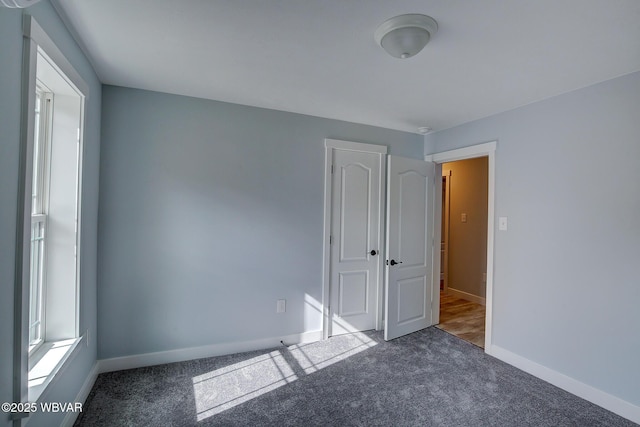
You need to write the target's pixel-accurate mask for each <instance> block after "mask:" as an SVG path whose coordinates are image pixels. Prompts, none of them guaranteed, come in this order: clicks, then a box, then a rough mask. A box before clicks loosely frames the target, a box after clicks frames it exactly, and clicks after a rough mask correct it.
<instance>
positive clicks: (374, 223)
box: [330, 149, 382, 335]
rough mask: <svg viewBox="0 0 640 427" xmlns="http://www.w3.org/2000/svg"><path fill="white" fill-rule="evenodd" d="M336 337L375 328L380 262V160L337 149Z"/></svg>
mask: <svg viewBox="0 0 640 427" xmlns="http://www.w3.org/2000/svg"><path fill="white" fill-rule="evenodd" d="M332 164H333V175H332V208H331V209H332V211H331V236H332V238H333V242H334V244H332V246H331V283H330V318H331V322H330V323H331V332H330V334H331V335H338V334H344V333H349V332H356V331H364V330H369V329H375V327H376V320H377V319H376V315H377V310H376V308H377V294H378V280H379V271H380V264H379V263H380V257H379V256H378V255H377V254H376V255H371V250H375V251H376V252H379V251H380V247H379V245H380V232H379V230H380V228H381V227H380V225H381V223H380V221H381V218H380V203H381V194H382V183H381V181H380V180H381V178H380V177H381V174H380V171H381V156H380V154H375V153H366V152H359V151H347V150H338V149H336V150H333V163H332Z"/></svg>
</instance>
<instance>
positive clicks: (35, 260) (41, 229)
mask: <svg viewBox="0 0 640 427" xmlns="http://www.w3.org/2000/svg"><path fill="white" fill-rule="evenodd" d="M52 103H53V94H52V93H51V91H50V90H49V89H48V88H47V87H46V86H45V85H44V84H43V83H42V82H40V81H38V82H37V84H36V105H35V107H36V109H35V115H36V119H35V120H34V147H33V154H34V155H33V183H32V196H31V246H30V252H31V260H30V280H29V356H30V357H31V356H32V355H33V354H34V353H35V352H36V351H37V350H38V349H39V348H40V347H41V346H42V344H43V342H44V341H45V340H46V334H45V331H46V324H45V321H46V316H45V313H44V308H45V303H44V299H45V294H46V288H47V286H46V281H47V279H46V268H45V265H46V253H47V248H46V246H47V243H46V233H47V206H48V197H49V194H48V193H49V192H48V189H49V161H50V157H51V150H50V149H51V118H52V117H51V116H52V108H53V105H52ZM36 234H37V237H36V236H35V235H36ZM34 279H35V280H34ZM34 288H35V289H34ZM34 312H35V313H34ZM33 329H36V332H33Z"/></svg>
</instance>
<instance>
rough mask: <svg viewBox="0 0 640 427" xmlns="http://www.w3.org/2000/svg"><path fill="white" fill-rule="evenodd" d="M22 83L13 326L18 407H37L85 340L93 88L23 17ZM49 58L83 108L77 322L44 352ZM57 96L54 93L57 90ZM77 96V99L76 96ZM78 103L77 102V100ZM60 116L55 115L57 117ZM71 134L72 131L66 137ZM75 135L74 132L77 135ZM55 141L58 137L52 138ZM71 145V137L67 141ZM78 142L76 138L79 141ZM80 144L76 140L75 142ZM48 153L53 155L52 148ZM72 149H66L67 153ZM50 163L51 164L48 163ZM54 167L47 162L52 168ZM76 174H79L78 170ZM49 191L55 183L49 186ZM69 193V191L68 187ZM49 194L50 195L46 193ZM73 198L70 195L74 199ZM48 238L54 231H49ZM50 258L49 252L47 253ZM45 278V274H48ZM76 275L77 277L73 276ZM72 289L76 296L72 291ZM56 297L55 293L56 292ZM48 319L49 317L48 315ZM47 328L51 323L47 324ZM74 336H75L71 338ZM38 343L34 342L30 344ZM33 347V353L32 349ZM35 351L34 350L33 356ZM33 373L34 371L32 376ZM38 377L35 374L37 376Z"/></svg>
mask: <svg viewBox="0 0 640 427" xmlns="http://www.w3.org/2000/svg"><path fill="white" fill-rule="evenodd" d="M23 36H24V48H23V64H22V65H23V84H22V100H23V101H22V111H21V114H22V117H21V134H20V139H21V145H20V175H19V183H18V197H19V201H18V215H17V230H18V232H17V236H16V264H15V265H16V275H15V310H14V313H15V321H14V354H13V356H14V357H13V360H14V364H13V370H14V387H13V401H14V402H23V403H26V402H38V401H40V399H41V398H44V393H45V391H46V389H47V387H48V386H49V385H50V384H52V383H53V382H54V381H55V380H56V378H57V377H56V374H57V373H58V372H60V371H61V370H62V369H63V368H64V367H66V366H67V365H69V363H70V362H71V360H72V359H73V357H75V355H76V354H77V353H78V352H79V349H80V348H81V346H80V345H79V344H80V343H81V342H82V340H83V338H85V339H86V333H85V335H82V336H81V335H80V333H79V331H80V324H79V322H80V315H79V314H80V313H79V305H80V304H79V302H80V292H79V290H80V280H81V275H80V273H81V269H80V258H79V257H80V255H81V247H80V242H81V236H80V233H81V230H82V225H81V218H82V217H81V215H80V212H81V206H82V200H81V195H82V176H83V171H82V160H83V157H84V150H83V143H82V139H83V129H84V120H85V108H86V107H85V106H86V100H87V99H88V98H89V86H88V85H87V84H86V83H85V81H84V80H83V79H82V77H81V76H80V75H79V74H78V72H77V71H76V70H75V69H74V67H73V66H72V65H71V63H70V62H69V61H68V60H67V59H66V57H65V56H64V54H63V53H62V52H61V51H60V50H59V49H58V47H57V46H56V45H55V43H54V42H53V41H52V40H51V38H49V36H48V35H47V34H46V33H45V31H44V30H43V29H42V27H40V25H39V24H38V23H37V22H36V20H35V19H34V18H33V17H32V16H29V15H26V14H25V15H24V16H23ZM39 54H41V56H43V57H45V58H46V59H47V61H48V62H50V63H51V65H52V66H53V67H54V68H55V70H56V71H58V72H59V77H60V78H63V79H64V81H65V82H66V83H68V85H69V87H70V88H72V89H73V91H74V92H75V93H77V95H78V98H77V103H79V110H78V111H79V116H78V125H79V129H78V130H79V131H78V132H77V145H76V144H74V147H73V150H74V151H75V153H76V159H75V160H76V161H77V162H78V164H77V166H78V167H77V176H76V182H75V185H76V188H75V194H74V195H73V197H74V202H75V206H76V211H75V217H74V218H72V219H71V220H70V221H73V222H74V223H75V227H74V229H75V233H74V234H73V235H72V237H71V239H72V240H73V243H72V244H73V248H71V250H70V253H72V257H73V259H74V260H75V276H74V277H75V280H73V282H74V283H71V284H69V285H68V286H67V289H68V290H69V292H70V293H73V294H74V295H75V301H73V304H74V305H75V307H74V308H73V313H72V316H70V317H69V318H72V321H73V322H74V324H73V325H68V327H67V330H69V331H71V332H69V333H68V334H67V335H70V336H68V337H67V338H69V339H63V338H61V337H57V338H56V342H52V341H48V340H47V337H46V331H45V332H44V333H43V335H42V337H41V338H42V339H41V340H40V341H39V342H38V343H37V344H38V345H39V348H35V346H31V345H30V338H29V329H30V318H29V310H30V288H31V286H30V277H31V227H32V222H33V221H34V220H35V221H36V222H40V223H41V222H43V219H44V224H45V227H46V223H47V218H43V217H42V216H40V217H38V216H36V217H35V219H34V218H32V203H33V200H32V194H31V193H30V191H31V189H32V184H33V182H32V181H33V178H34V177H33V167H34V165H33V163H34V162H33V160H34V159H33V156H34V152H33V150H34V137H35V134H36V132H35V124H36V121H35V109H36V108H35V107H36V106H35V104H36V87H37V84H38V83H37V62H38V55H39ZM54 93H55V91H54ZM74 96H75V95H74ZM73 99H75V98H73ZM53 114H54V116H55V112H53ZM67 133H68V132H67ZM73 134H74V136H75V134H76V132H75V129H74V132H73ZM53 138H54V142H53V144H56V142H55V135H54V136H53ZM65 140H66V141H69V138H66V139H65ZM74 140H75V138H74ZM75 142H76V141H74V143H75ZM47 150H50V148H48V149H47ZM69 150H70V147H69V146H67V151H69ZM47 160H48V159H47ZM49 163H50V162H49V161H47V164H49ZM49 173H50V171H46V172H45V173H44V175H43V174H40V175H39V176H41V177H42V178H44V177H45V175H48V174H49ZM74 173H75V171H74ZM45 186H46V187H49V186H50V182H48V183H46V184H45ZM65 188H66V187H65ZM47 191H48V190H47ZM69 197H71V196H69ZM50 202H51V201H50V200H46V201H44V202H43V203H44V205H45V208H44V212H40V213H38V214H37V215H44V216H45V217H48V216H49V215H48V214H49V212H47V207H46V206H47V205H48V204H49V203H50ZM46 231H47V232H48V233H49V232H50V231H51V230H46ZM44 252H45V253H46V251H44ZM45 274H46V273H45ZM72 275H73V274H72ZM47 285H51V283H47V284H44V286H43V293H42V294H43V295H45V292H46V288H47ZM71 286H72V287H73V289H72V291H73V292H71V288H70V287H71ZM52 294H55V292H52ZM45 317H46V313H45ZM44 324H46V320H45V321H44ZM71 335H72V336H71ZM31 344H33V343H31ZM30 347H31V348H30ZM30 350H31V351H30ZM30 369H31V372H30ZM34 371H36V372H37V374H38V376H39V378H38V381H37V384H36V382H34V383H33V384H31V385H30V384H29V382H30V381H29V378H30V374H32V373H33V372H34ZM34 375H35V374H34ZM28 415H29V413H17V414H13V415H12V418H13V419H14V420H16V422H17V423H18V425H22V423H21V422H20V421H19V419H21V418H26V417H27V416H28Z"/></svg>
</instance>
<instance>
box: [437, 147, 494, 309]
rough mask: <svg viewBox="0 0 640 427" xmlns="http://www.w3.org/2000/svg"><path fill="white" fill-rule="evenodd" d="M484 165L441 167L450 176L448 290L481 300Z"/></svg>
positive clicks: (484, 261)
mask: <svg viewBox="0 0 640 427" xmlns="http://www.w3.org/2000/svg"><path fill="white" fill-rule="evenodd" d="M488 165H489V160H488V157H480V158H477V159H468V160H460V161H458V162H452V163H445V164H443V165H442V174H443V175H446V174H447V173H448V172H451V177H450V178H449V188H450V191H449V208H450V210H449V275H448V287H449V289H455V290H458V291H462V292H466V293H468V294H471V295H475V296H478V297H481V298H484V297H485V294H486V291H485V281H484V278H483V274H484V273H486V271H487V197H488V191H487V190H488V187H487V185H488V178H489V175H488V173H489V169H488ZM463 213H464V214H465V215H466V216H467V222H462V214H463Z"/></svg>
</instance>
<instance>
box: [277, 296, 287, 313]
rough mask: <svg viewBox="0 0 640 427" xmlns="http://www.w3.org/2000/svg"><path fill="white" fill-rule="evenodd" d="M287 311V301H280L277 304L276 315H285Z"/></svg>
mask: <svg viewBox="0 0 640 427" xmlns="http://www.w3.org/2000/svg"><path fill="white" fill-rule="evenodd" d="M285 311H287V300H286V299H279V300H278V302H277V303H276V313H284V312H285Z"/></svg>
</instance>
